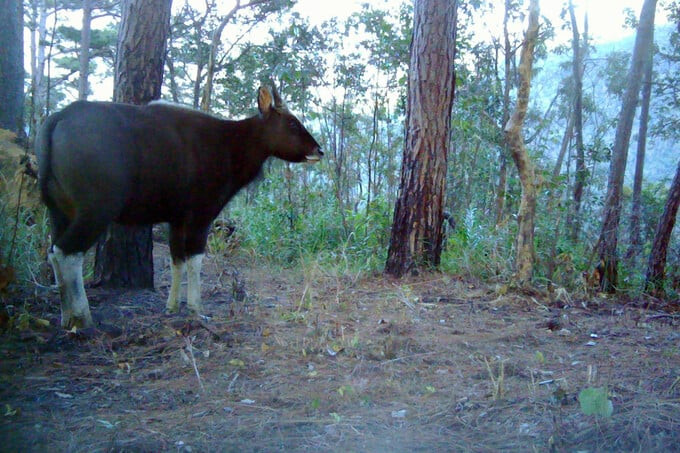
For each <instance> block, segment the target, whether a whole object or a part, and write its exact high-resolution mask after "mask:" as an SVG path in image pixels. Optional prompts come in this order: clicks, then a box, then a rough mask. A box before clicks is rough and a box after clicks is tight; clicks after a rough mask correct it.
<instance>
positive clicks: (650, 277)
mask: <svg viewBox="0 0 680 453" xmlns="http://www.w3.org/2000/svg"><path fill="white" fill-rule="evenodd" d="M679 206H680V162H678V169H677V170H676V171H675V178H673V183H672V184H671V190H670V191H669V192H668V199H667V200H666V207H665V208H664V210H663V215H662V216H661V219H659V225H658V226H657V227H656V234H655V235H654V243H653V244H652V251H651V253H650V254H649V263H648V265H647V276H646V279H645V291H646V292H648V293H650V294H652V295H653V296H656V297H664V296H665V292H664V279H665V268H666V253H667V252H668V243H669V242H670V240H671V233H672V232H673V227H674V226H675V219H676V217H677V215H678V207H679Z"/></svg>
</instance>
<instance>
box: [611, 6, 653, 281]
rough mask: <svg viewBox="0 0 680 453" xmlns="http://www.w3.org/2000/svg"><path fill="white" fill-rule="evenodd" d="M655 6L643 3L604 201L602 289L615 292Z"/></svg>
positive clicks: (651, 39)
mask: <svg viewBox="0 0 680 453" xmlns="http://www.w3.org/2000/svg"><path fill="white" fill-rule="evenodd" d="M655 9H656V0H645V2H644V4H643V5H642V12H641V13H640V24H639V26H638V31H637V34H636V37H635V47H634V48H633V59H632V62H631V67H630V71H629V72H628V84H627V86H626V92H625V94H624V98H623V105H622V106H621V113H620V114H619V123H618V125H617V127H616V137H615V139H614V147H613V149H612V158H611V164H610V167H609V181H608V184H607V197H606V198H605V203H604V215H603V221H602V231H601V232H600V239H599V241H598V243H599V255H600V264H601V266H602V267H603V272H602V274H601V281H600V290H601V291H603V292H609V293H613V292H615V291H616V285H617V281H618V262H619V259H618V255H617V245H618V238H619V222H620V220H621V201H622V200H621V194H622V192H623V178H624V173H625V171H626V161H627V159H628V145H629V142H630V134H631V129H632V127H633V118H634V116H635V109H636V106H637V102H638V95H639V93H640V85H641V79H642V71H643V69H644V66H645V64H644V63H645V59H646V58H647V55H648V54H649V52H651V51H652V43H653V39H654V13H655Z"/></svg>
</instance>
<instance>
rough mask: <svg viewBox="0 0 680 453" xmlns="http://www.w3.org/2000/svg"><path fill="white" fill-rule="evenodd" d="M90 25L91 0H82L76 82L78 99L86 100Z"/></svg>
mask: <svg viewBox="0 0 680 453" xmlns="http://www.w3.org/2000/svg"><path fill="white" fill-rule="evenodd" d="M91 25H92V0H83V28H82V29H81V30H80V57H79V62H80V79H79V81H78V99H82V100H84V99H87V95H88V91H89V86H88V81H87V79H88V76H89V74H90V40H91V35H92V33H91V31H92V29H91Z"/></svg>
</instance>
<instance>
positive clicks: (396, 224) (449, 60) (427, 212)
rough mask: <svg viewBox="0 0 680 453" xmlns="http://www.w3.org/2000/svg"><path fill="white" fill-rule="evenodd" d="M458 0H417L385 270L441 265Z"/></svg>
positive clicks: (401, 271) (393, 272) (397, 271)
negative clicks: (400, 158)
mask: <svg viewBox="0 0 680 453" xmlns="http://www.w3.org/2000/svg"><path fill="white" fill-rule="evenodd" d="M456 10H457V0H453V1H451V0H416V2H415V6H414V15H415V17H414V28H413V41H412V43H411V66H410V69H409V81H408V106H407V112H406V140H405V145H404V158H403V162H402V169H401V183H400V188H399V197H398V199H397V203H396V208H395V211H394V221H393V223H392V234H391V237H390V245H389V251H388V256H387V264H386V267H385V272H387V273H388V274H391V275H394V276H396V277H401V276H402V275H404V274H405V273H407V272H409V271H411V272H413V271H416V270H417V269H418V268H419V267H421V266H438V265H439V262H440V259H441V251H442V222H443V220H444V197H445V192H446V190H445V189H446V159H447V153H448V148H449V141H450V132H451V108H452V106H453V96H454V88H455V73H454V59H455V47H456Z"/></svg>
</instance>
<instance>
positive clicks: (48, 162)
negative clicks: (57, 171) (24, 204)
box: [35, 114, 61, 200]
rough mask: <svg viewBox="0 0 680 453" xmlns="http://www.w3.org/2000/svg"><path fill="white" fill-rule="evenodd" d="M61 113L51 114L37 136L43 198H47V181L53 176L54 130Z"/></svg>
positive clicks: (36, 144) (37, 153) (36, 149)
mask: <svg viewBox="0 0 680 453" xmlns="http://www.w3.org/2000/svg"><path fill="white" fill-rule="evenodd" d="M60 116H61V115H59V114H54V115H50V116H49V117H48V118H47V119H46V120H45V122H44V123H43V124H42V125H41V126H40V130H39V131H38V134H37V135H36V137H35V154H36V156H37V157H38V183H39V185H40V194H41V195H42V198H43V200H47V183H48V181H49V179H50V178H51V177H52V132H53V131H54V128H55V127H56V125H57V123H59V119H60Z"/></svg>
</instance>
